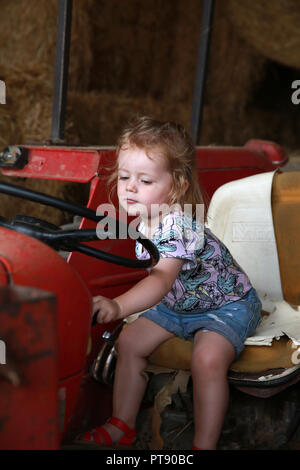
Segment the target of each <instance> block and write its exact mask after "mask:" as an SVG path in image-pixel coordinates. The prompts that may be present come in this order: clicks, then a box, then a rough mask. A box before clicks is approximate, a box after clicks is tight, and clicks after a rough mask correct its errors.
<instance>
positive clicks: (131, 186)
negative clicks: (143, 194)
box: [126, 180, 136, 191]
mask: <svg viewBox="0 0 300 470" xmlns="http://www.w3.org/2000/svg"><path fill="white" fill-rule="evenodd" d="M126 189H127V191H136V184H135V182H134V181H133V180H128V181H127V186H126Z"/></svg>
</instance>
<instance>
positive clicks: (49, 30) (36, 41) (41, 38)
mask: <svg viewBox="0 0 300 470" xmlns="http://www.w3.org/2000/svg"><path fill="white" fill-rule="evenodd" d="M93 1H94V0H76V1H74V3H73V5H74V7H73V15H72V35H71V57H70V88H74V89H79V90H85V89H87V87H88V85H89V80H90V67H91V61H92V52H91V46H90V40H91V38H90V28H89V18H90V8H91V5H92V3H93ZM57 5H58V1H57V0H38V1H37V0H14V1H13V2H7V1H6V0H0V11H1V16H0V43H1V44H2V45H3V44H5V47H2V49H1V56H0V70H1V72H0V73H1V75H2V76H3V77H4V79H5V80H8V78H9V76H10V75H12V74H15V73H22V72H27V73H28V75H31V74H32V79H33V80H34V79H35V78H36V77H37V76H39V77H40V78H41V79H43V80H44V82H45V83H48V84H49V86H51V87H53V80H54V63H55V52H56V31H57V13H58V8H57ZM2 68H5V69H6V71H7V73H4V72H3V71H2ZM83 71H84V72H83Z"/></svg>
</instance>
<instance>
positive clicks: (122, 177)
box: [119, 176, 128, 180]
mask: <svg viewBox="0 0 300 470" xmlns="http://www.w3.org/2000/svg"><path fill="white" fill-rule="evenodd" d="M119 180H128V176H119Z"/></svg>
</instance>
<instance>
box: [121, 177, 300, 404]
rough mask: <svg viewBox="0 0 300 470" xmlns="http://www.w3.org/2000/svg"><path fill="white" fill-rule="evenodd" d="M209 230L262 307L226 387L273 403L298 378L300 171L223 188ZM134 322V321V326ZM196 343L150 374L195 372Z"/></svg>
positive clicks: (153, 361) (157, 357) (154, 364)
mask: <svg viewBox="0 0 300 470" xmlns="http://www.w3.org/2000/svg"><path fill="white" fill-rule="evenodd" d="M207 225H208V227H209V228H210V229H211V230H212V231H213V232H214V233H215V234H216V235H217V236H218V237H219V238H220V239H221V240H222V241H223V242H224V243H225V244H226V245H227V247H228V248H229V250H230V251H231V253H232V255H233V257H234V258H235V259H236V261H237V262H238V263H239V264H240V265H241V266H242V267H243V269H245V271H246V272H247V273H248V275H249V277H250V280H251V282H252V285H253V286H254V287H255V288H256V290H257V292H258V295H259V297H260V299H261V301H262V304H263V315H262V320H261V323H260V324H259V326H258V328H257V331H256V333H255V335H254V336H253V337H251V338H247V340H246V342H245V348H244V350H243V352H242V353H241V355H240V357H239V358H238V360H237V361H235V362H234V363H233V364H232V365H231V368H230V370H229V374H228V379H229V382H230V383H232V384H234V385H236V386H237V387H238V388H240V389H242V390H244V391H245V392H247V393H250V394H253V395H259V396H271V395H273V394H274V393H277V392H278V391H279V390H280V389H282V388H284V387H285V386H287V385H290V384H291V383H293V382H295V381H297V380H298V378H299V379H300V309H299V305H300V256H299V246H300V231H299V226H300V172H290V173H276V172H270V173H263V174H259V175H254V176H250V177H247V178H243V179H241V180H237V181H233V182H230V183H227V184H225V185H224V186H222V187H220V188H219V189H218V190H217V191H216V192H215V194H214V195H213V198H212V200H211V203H210V207H209V209H208V214H207ZM129 321H130V320H129ZM192 348H193V343H192V342H191V341H185V340H182V339H180V338H177V337H176V338H172V339H170V340H168V341H166V342H164V343H163V344H161V345H160V346H159V347H158V348H157V349H156V350H155V351H154V352H153V353H152V354H151V356H150V357H149V366H148V368H149V370H152V371H155V370H156V369H157V370H160V369H161V368H167V369H170V370H174V369H177V370H183V371H184V370H186V371H188V370H189V368H190V362H191V354H192Z"/></svg>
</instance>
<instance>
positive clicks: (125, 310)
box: [93, 258, 184, 323]
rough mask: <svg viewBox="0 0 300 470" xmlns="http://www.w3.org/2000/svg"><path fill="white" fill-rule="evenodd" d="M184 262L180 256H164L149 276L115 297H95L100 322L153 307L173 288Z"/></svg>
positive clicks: (95, 306)
mask: <svg viewBox="0 0 300 470" xmlns="http://www.w3.org/2000/svg"><path fill="white" fill-rule="evenodd" d="M183 263H184V260H182V259H179V258H163V259H161V260H160V261H159V262H158V263H157V265H156V266H155V267H154V268H153V269H152V270H151V273H150V275H149V276H147V277H145V278H144V279H142V280H141V281H140V282H138V283H137V284H136V285H135V286H133V287H132V288H131V289H129V290H128V291H127V292H125V293H124V294H122V295H120V296H118V297H116V298H115V299H113V300H112V299H108V298H106V297H101V296H98V297H95V298H94V309H93V310H94V312H96V311H97V310H99V313H98V315H97V320H98V322H99V323H108V322H111V321H113V320H118V319H121V318H125V317H127V316H128V315H131V314H132V313H138V312H141V311H143V310H146V309H148V308H150V307H153V306H154V305H156V304H157V303H159V302H160V301H161V299H162V298H163V297H164V296H165V295H166V294H167V293H168V292H169V291H170V290H171V287H172V286H173V284H174V282H175V280H176V278H177V276H178V273H179V271H180V269H181V267H182V265H183Z"/></svg>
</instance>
